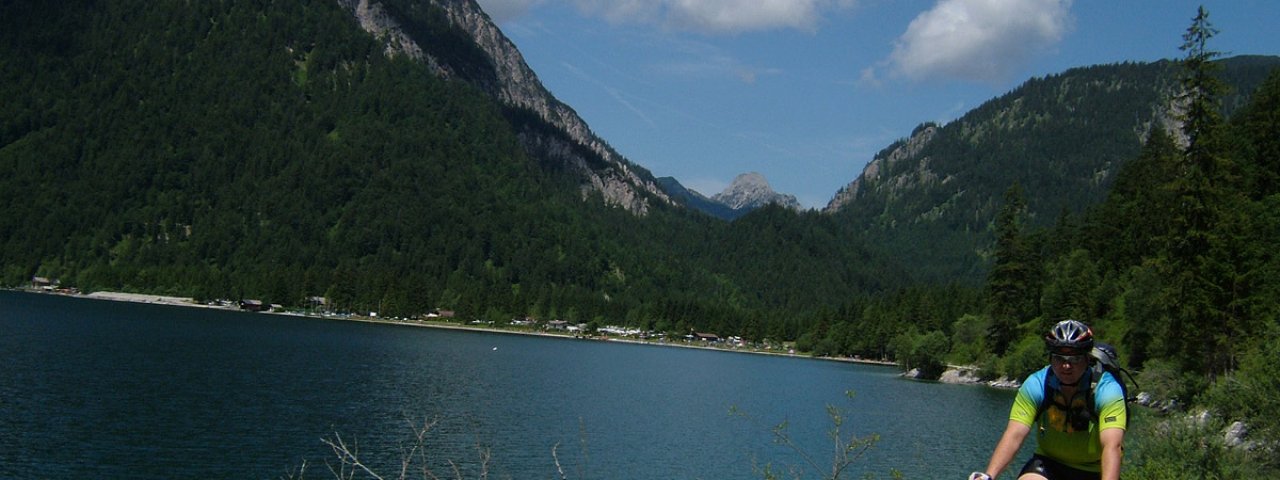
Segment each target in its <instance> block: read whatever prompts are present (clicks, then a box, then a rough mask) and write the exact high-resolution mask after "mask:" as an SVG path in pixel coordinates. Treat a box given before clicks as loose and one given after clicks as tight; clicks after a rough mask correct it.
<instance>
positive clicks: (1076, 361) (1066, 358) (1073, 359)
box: [1049, 353, 1088, 365]
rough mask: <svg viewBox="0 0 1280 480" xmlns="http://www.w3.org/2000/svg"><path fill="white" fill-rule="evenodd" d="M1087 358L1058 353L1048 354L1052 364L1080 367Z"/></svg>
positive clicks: (1085, 356)
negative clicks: (1067, 364) (1068, 364)
mask: <svg viewBox="0 0 1280 480" xmlns="http://www.w3.org/2000/svg"><path fill="white" fill-rule="evenodd" d="M1087 358H1088V356H1087V355H1062V354H1059V353H1051V354H1049V359H1050V360H1053V362H1054V363H1059V364H1062V363H1070V364H1072V365H1080V364H1082V363H1084V361H1085V360H1086V359H1087Z"/></svg>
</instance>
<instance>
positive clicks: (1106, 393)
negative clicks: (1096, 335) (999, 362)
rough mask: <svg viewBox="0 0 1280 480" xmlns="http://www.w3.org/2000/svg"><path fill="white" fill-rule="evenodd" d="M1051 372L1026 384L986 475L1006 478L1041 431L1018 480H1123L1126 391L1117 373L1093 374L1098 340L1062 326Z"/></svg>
mask: <svg viewBox="0 0 1280 480" xmlns="http://www.w3.org/2000/svg"><path fill="white" fill-rule="evenodd" d="M1044 340H1045V346H1046V347H1048V349H1049V366H1047V367H1045V368H1043V369H1041V370H1039V371H1037V372H1036V373H1033V374H1031V376H1029V377H1027V379H1026V381H1024V382H1022V388H1020V389H1018V396H1017V398H1016V399H1015V400H1014V402H1013V409H1012V410H1011V411H1010V413H1009V424H1008V426H1007V427H1006V428H1005V431H1004V435H1003V436H1001V437H1000V442H999V443H997V444H996V448H995V451H993V452H992V453H991V460H990V461H989V462H988V463H987V469H986V471H985V472H974V473H973V474H972V475H970V476H969V479H970V480H991V479H994V478H996V477H997V476H999V475H1000V472H1002V471H1004V469H1005V467H1007V466H1008V465H1009V462H1012V461H1013V457H1014V456H1015V455H1016V454H1017V453H1018V449H1019V448H1020V447H1021V446H1022V442H1023V441H1024V440H1026V438H1027V435H1029V434H1030V433H1031V430H1032V428H1033V427H1036V426H1037V424H1038V428H1037V435H1038V437H1037V438H1038V440H1039V444H1038V447H1037V448H1036V452H1035V455H1034V456H1033V457H1031V460H1029V461H1028V462H1027V463H1026V465H1024V466H1023V467H1022V470H1021V471H1020V472H1019V473H1018V479H1019V480H1076V479H1089V480H1118V479H1119V478H1120V462H1121V459H1122V457H1123V456H1124V452H1123V447H1122V446H1123V443H1124V432H1125V428H1126V425H1127V422H1128V415H1127V411H1126V407H1125V395H1124V392H1123V388H1122V387H1121V385H1120V384H1119V383H1118V382H1117V380H1116V378H1114V377H1113V376H1112V375H1111V373H1109V372H1105V371H1101V370H1096V369H1093V368H1090V367H1091V366H1090V358H1091V357H1090V352H1091V351H1092V350H1093V347H1094V340H1093V332H1092V331H1091V330H1090V329H1089V327H1088V326H1087V325H1085V324H1083V323H1081V322H1078V321H1075V320H1064V321H1061V322H1058V323H1057V324H1056V325H1054V326H1053V328H1051V329H1050V330H1049V333H1048V335H1045V339H1044Z"/></svg>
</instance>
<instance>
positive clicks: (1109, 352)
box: [1035, 342, 1138, 430]
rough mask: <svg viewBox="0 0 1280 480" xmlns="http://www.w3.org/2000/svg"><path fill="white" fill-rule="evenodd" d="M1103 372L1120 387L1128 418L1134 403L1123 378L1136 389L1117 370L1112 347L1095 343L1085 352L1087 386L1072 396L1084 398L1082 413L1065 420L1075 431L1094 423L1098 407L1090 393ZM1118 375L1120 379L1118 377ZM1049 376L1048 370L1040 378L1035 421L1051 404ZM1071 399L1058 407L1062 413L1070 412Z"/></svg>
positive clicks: (1131, 379)
mask: <svg viewBox="0 0 1280 480" xmlns="http://www.w3.org/2000/svg"><path fill="white" fill-rule="evenodd" d="M1103 372H1107V373H1110V374H1111V377H1112V378H1115V380H1116V383H1119V384H1120V391H1121V392H1123V395H1124V409H1125V416H1126V417H1128V415H1129V402H1130V401H1132V400H1134V397H1131V396H1129V385H1128V383H1126V382H1125V380H1124V377H1129V382H1132V383H1133V385H1134V386H1135V387H1137V386H1138V382H1137V381H1136V380H1134V379H1133V374H1132V373H1129V371H1128V370H1125V369H1124V368H1123V367H1121V366H1120V356H1119V355H1118V354H1116V349H1115V347H1112V346H1111V345H1109V344H1106V343H1102V342H1096V343H1094V346H1093V351H1091V352H1089V369H1088V370H1087V371H1086V372H1085V374H1086V375H1088V377H1087V378H1088V382H1086V384H1087V385H1088V386H1087V387H1085V390H1084V391H1083V392H1080V391H1078V392H1076V395H1077V396H1079V395H1084V403H1085V411H1084V412H1081V413H1083V415H1079V416H1077V415H1075V414H1072V415H1070V416H1069V420H1068V421H1069V422H1071V424H1072V427H1073V428H1074V429H1075V430H1084V429H1086V428H1088V426H1089V423H1091V422H1096V421H1097V418H1098V412H1097V409H1098V407H1097V405H1096V404H1095V403H1096V402H1094V400H1093V392H1094V391H1095V390H1097V388H1098V382H1099V381H1101V380H1102V373H1103ZM1121 374H1124V375H1123V376H1122V375H1121ZM1052 375H1053V370H1052V369H1051V370H1049V374H1047V375H1045V376H1044V399H1042V400H1041V401H1040V405H1039V406H1038V407H1037V408H1036V416H1035V418H1036V420H1039V419H1040V416H1041V415H1043V414H1044V412H1045V410H1048V409H1049V406H1050V405H1053V403H1054V397H1055V396H1056V395H1051V394H1050V393H1049V392H1050V390H1049V377H1050V376H1052ZM1082 379H1083V378H1082ZM1073 399H1074V398H1072V399H1067V405H1061V404H1060V405H1058V406H1059V407H1060V408H1061V409H1062V410H1063V411H1066V412H1071V408H1070V404H1071V403H1072V400H1073Z"/></svg>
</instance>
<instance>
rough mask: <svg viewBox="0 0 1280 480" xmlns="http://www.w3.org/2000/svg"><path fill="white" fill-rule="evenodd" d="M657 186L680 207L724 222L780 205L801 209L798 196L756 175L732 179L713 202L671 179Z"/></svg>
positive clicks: (762, 176) (711, 198)
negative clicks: (778, 188) (774, 186)
mask: <svg viewBox="0 0 1280 480" xmlns="http://www.w3.org/2000/svg"><path fill="white" fill-rule="evenodd" d="M658 183H659V185H661V186H662V188H663V189H664V190H666V191H667V193H668V194H669V195H670V196H671V197H672V198H674V199H676V200H677V201H679V202H680V203H683V204H684V205H686V206H688V207H689V208H692V209H695V210H698V211H701V212H703V213H706V214H708V215H711V216H713V217H716V218H720V219H723V220H735V219H737V218H739V217H741V216H743V215H746V214H748V213H750V212H751V211H753V210H756V209H758V208H761V207H764V206H766V205H770V204H777V205H780V206H782V207H784V208H787V209H790V210H795V211H799V210H801V209H802V207H801V205H800V201H799V200H797V199H796V197H795V195H790V194H783V193H778V192H775V191H773V188H772V187H770V186H769V181H768V180H766V179H765V177H764V175H761V174H759V173H757V172H748V173H744V174H741V175H738V176H737V177H735V178H734V179H733V183H731V184H730V185H729V186H728V187H725V189H724V190H723V191H721V192H720V193H717V194H715V195H713V196H711V197H710V198H708V197H707V196H705V195H703V194H701V193H699V192H697V191H695V190H690V189H688V188H686V187H685V186H684V185H682V184H680V182H679V181H678V180H676V179H675V178H672V177H663V178H660V179H658Z"/></svg>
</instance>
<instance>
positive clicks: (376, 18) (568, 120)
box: [338, 0, 670, 215]
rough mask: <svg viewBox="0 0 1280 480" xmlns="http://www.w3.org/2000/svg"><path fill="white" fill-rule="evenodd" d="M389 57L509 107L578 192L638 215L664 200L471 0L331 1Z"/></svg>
mask: <svg viewBox="0 0 1280 480" xmlns="http://www.w3.org/2000/svg"><path fill="white" fill-rule="evenodd" d="M338 3H339V4H341V5H342V6H343V7H344V8H345V9H346V10H347V11H349V12H350V13H351V14H352V15H353V16H354V17H355V18H356V20H357V21H358V23H359V25H360V27H361V28H363V29H364V30H365V31H366V32H368V33H369V34H370V35H372V36H373V37H374V38H376V39H378V41H379V42H381V43H382V45H383V46H384V48H385V51H386V52H387V53H388V54H389V55H403V56H406V57H408V58H412V59H414V60H415V61H419V62H424V63H426V64H427V65H428V66H429V68H430V69H431V70H432V71H433V72H435V73H436V74H437V75H439V76H441V77H443V78H446V79H460V80H463V81H466V82H468V83H470V84H472V85H474V86H476V87H477V88H479V89H480V90H482V91H484V92H485V93H487V94H488V95H490V96H491V97H493V98H494V99H496V100H497V101H499V102H500V103H501V104H502V105H504V106H505V107H506V108H508V109H509V110H512V111H513V112H512V113H510V114H509V115H510V116H511V117H512V118H513V119H515V120H517V121H516V122H515V123H516V124H517V127H518V128H519V136H520V141H521V143H522V144H523V145H524V147H525V149H526V151H528V152H529V153H530V155H531V156H533V157H534V158H537V159H539V161H541V162H543V163H544V164H548V165H549V168H552V169H556V170H563V171H567V172H570V173H571V174H572V175H574V176H576V177H577V178H578V179H579V180H578V181H579V184H580V188H581V190H582V191H583V193H584V194H587V193H589V192H596V193H599V194H600V195H602V197H603V198H604V200H605V201H606V202H608V203H609V204H612V205H619V206H622V207H623V208H626V209H627V210H629V211H631V212H634V213H637V214H641V215H643V214H645V213H647V212H648V210H649V208H650V205H651V204H652V203H653V202H660V203H669V202H670V198H668V197H667V195H666V193H665V192H663V191H662V189H661V188H659V187H658V185H657V182H656V180H655V179H654V178H653V175H652V174H650V173H649V172H648V171H647V170H645V169H644V168H642V167H639V166H637V165H635V164H633V163H631V162H630V161H628V160H627V159H626V158H624V157H623V156H622V155H620V154H618V152H616V151H614V150H613V148H611V147H609V145H608V144H607V143H605V141H604V140H602V139H601V138H600V137H598V136H597V135H596V134H595V133H593V132H592V131H591V129H590V127H588V126H587V124H586V122H585V121H583V120H582V118H581V117H579V116H578V114H577V112H575V111H574V110H573V109H572V108H570V107H569V106H568V105H565V104H564V103H563V102H561V101H559V100H558V99H556V98H555V97H554V96H553V95H552V94H551V93H550V92H549V91H547V89H546V88H545V87H544V86H543V85H542V83H541V82H540V81H539V80H538V76H537V74H535V73H534V71H533V70H532V69H531V68H529V65H528V64H526V63H525V61H524V57H523V56H522V55H521V54H520V51H519V50H518V49H517V48H516V47H515V45H514V44H512V43H511V41H510V40H509V39H507V37H506V36H505V35H503V33H502V31H501V30H500V29H499V28H498V27H497V25H495V24H494V23H493V21H492V20H491V19H490V18H489V16H488V15H487V14H485V13H484V11H483V10H482V9H481V8H480V6H479V4H477V3H476V2H475V0H429V1H416V0H378V1H371V0H338Z"/></svg>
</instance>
